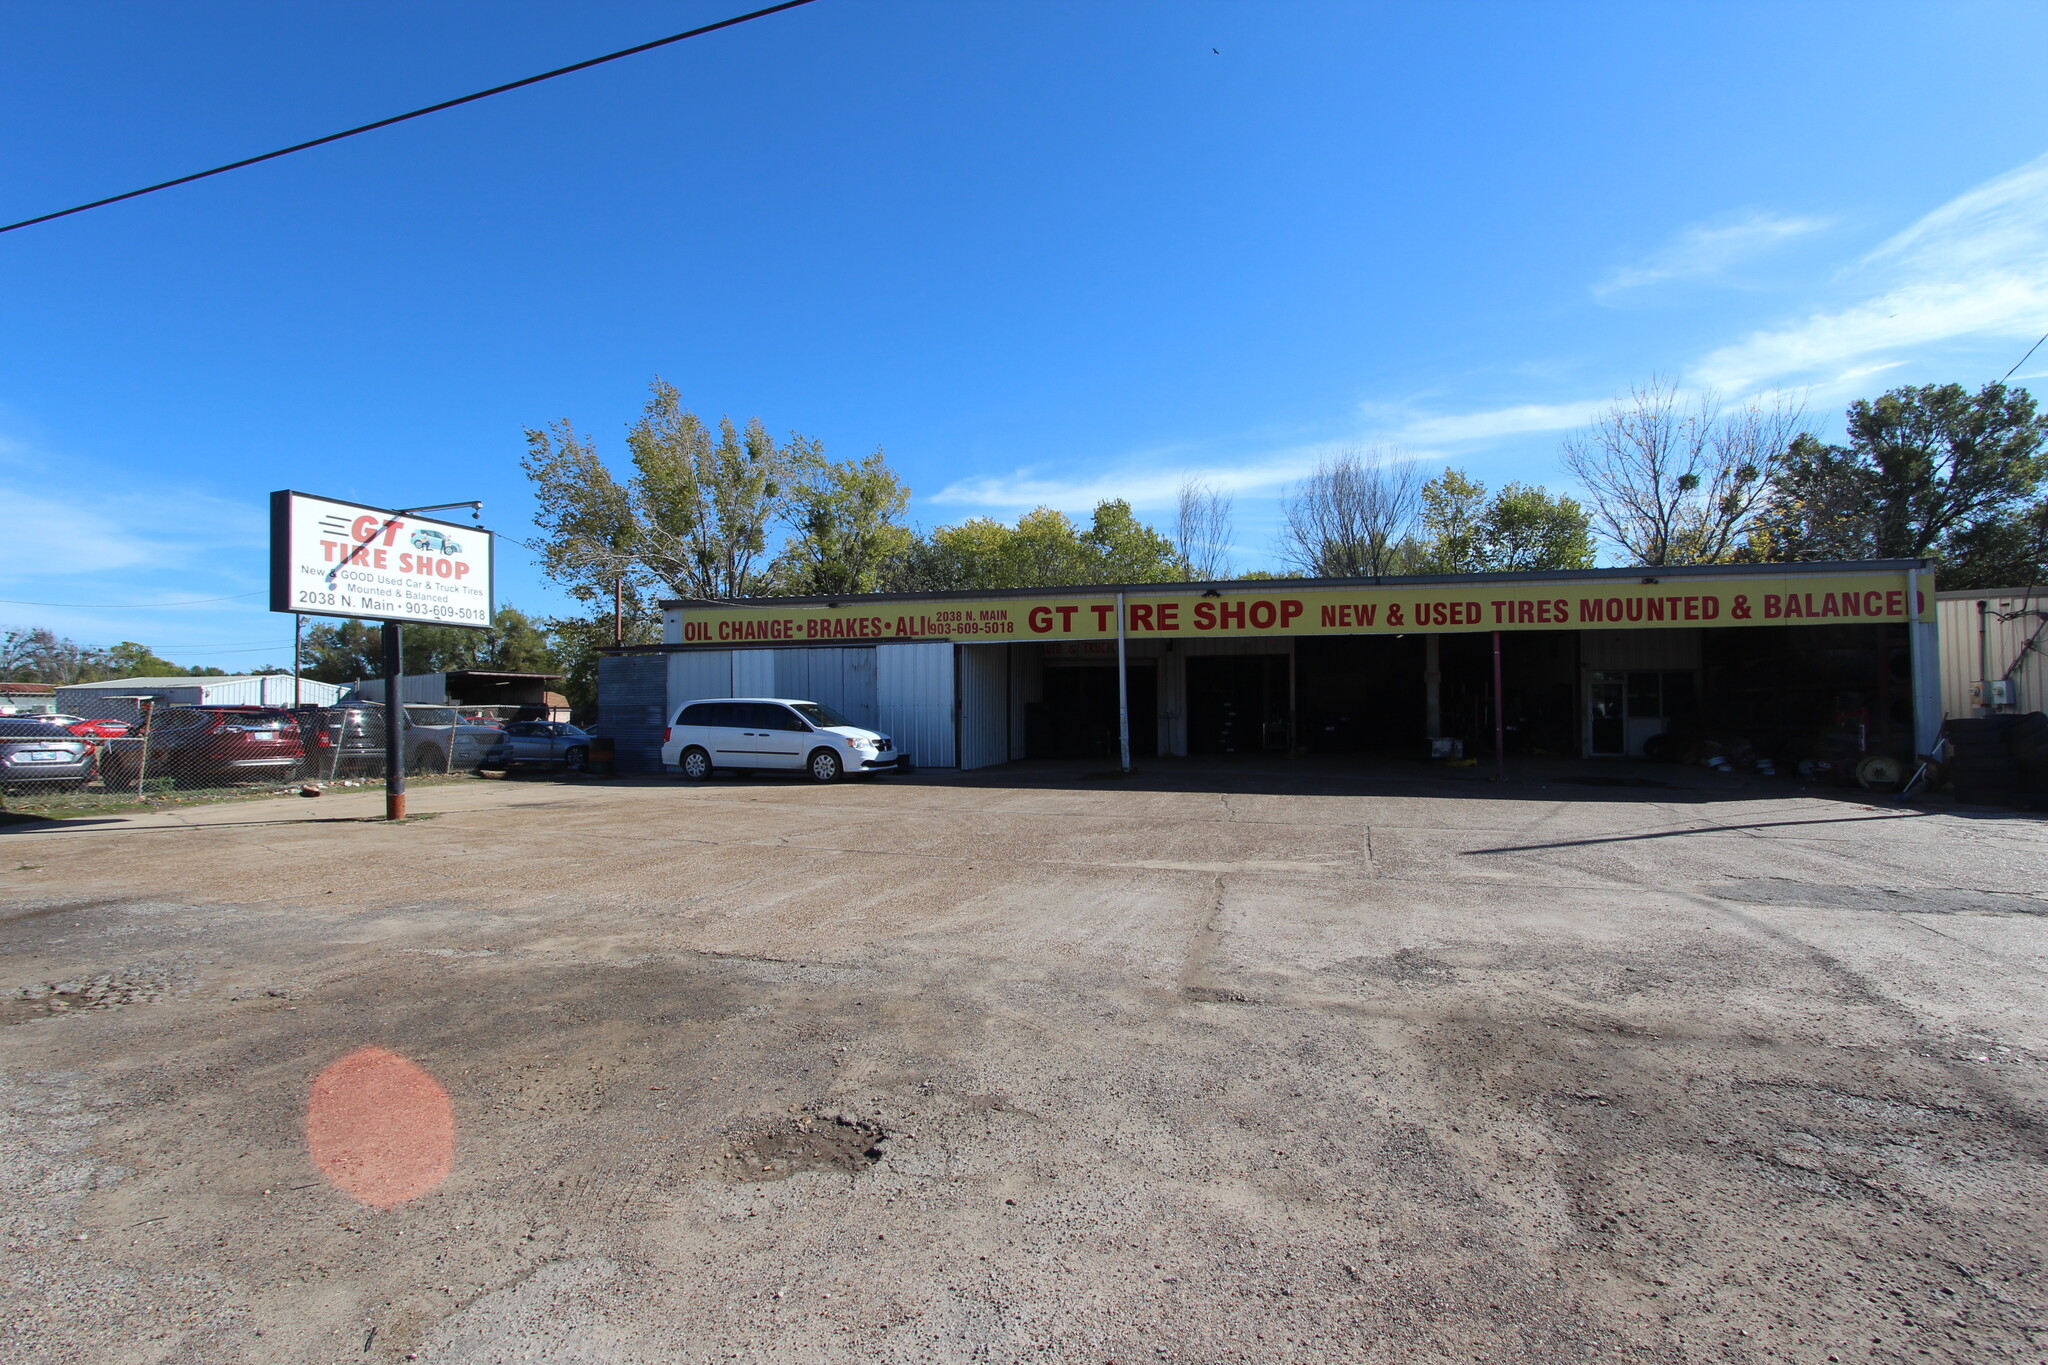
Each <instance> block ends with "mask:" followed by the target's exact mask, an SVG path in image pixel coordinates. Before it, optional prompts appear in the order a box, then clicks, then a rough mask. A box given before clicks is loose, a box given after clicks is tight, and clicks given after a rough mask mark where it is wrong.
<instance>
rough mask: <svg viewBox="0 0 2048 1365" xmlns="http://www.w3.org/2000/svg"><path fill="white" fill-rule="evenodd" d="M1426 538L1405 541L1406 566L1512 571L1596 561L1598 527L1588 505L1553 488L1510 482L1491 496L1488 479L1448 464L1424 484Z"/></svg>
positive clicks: (1582, 566) (1402, 552)
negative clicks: (1595, 531) (1555, 493)
mask: <svg viewBox="0 0 2048 1365" xmlns="http://www.w3.org/2000/svg"><path fill="white" fill-rule="evenodd" d="M1421 521H1422V526H1423V529H1424V530H1425V531H1427V532H1428V533H1429V535H1428V538H1427V539H1420V540H1410V541H1407V542H1405V543H1404V544H1403V545H1402V546H1401V548H1400V554H1399V555H1398V558H1399V560H1400V562H1401V565H1402V567H1404V568H1406V569H1410V570H1412V571H1414V572H1417V573H1508V572H1521V571H1530V570H1539V569H1590V568H1592V567H1593V527H1592V519H1591V518H1590V517H1588V516H1587V515H1586V510H1585V509H1584V508H1583V507H1581V506H1579V504H1578V503H1577V502H1575V501H1573V500H1572V499H1571V498H1567V497H1554V496H1552V495H1551V493H1550V492H1549V490H1547V489H1543V488H1532V487H1530V486H1528V485H1527V484H1519V483H1511V484H1509V485H1508V486H1507V487H1505V488H1503V489H1501V490H1500V491H1499V492H1498V493H1495V494H1494V495H1493V496H1492V497H1491V498H1489V497H1487V496H1486V485H1485V484H1482V483H1479V482H1477V481H1476V480H1474V479H1472V478H1470V477H1468V476H1467V475H1466V474H1465V473H1464V472H1463V471H1462V470H1457V469H1446V470H1445V471H1444V472H1443V476H1442V477H1441V478H1435V479H1431V480H1430V481H1429V482H1428V483H1425V484H1424V485H1422V516H1421Z"/></svg>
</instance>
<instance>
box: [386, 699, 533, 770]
mask: <svg viewBox="0 0 2048 1365" xmlns="http://www.w3.org/2000/svg"><path fill="white" fill-rule="evenodd" d="M400 709H401V710H403V711H404V712H405V755H406V757H405V763H406V767H407V769H408V770H409V771H412V772H422V773H432V772H474V771H475V770H476V769H477V768H479V767H481V766H483V761H484V756H485V755H486V754H488V753H490V751H491V750H492V749H493V748H494V747H496V745H497V743H498V741H499V740H500V739H502V738H504V734H505V732H504V731H503V730H501V729H499V728H498V727H497V726H495V725H481V724H476V723H473V722H470V721H467V720H464V719H463V717H462V713H461V711H460V710H459V709H457V708H456V707H453V706H424V705H406V706H403V707H401V708H400ZM378 733H379V734H380V735H381V734H382V733H383V717H382V714H381V708H380V714H379V717H378Z"/></svg>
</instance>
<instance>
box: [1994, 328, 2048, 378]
mask: <svg viewBox="0 0 2048 1365" xmlns="http://www.w3.org/2000/svg"><path fill="white" fill-rule="evenodd" d="M2041 341H2048V332H2043V333H2041ZM2041 341H2037V342H2035V343H2034V344H2033V345H2031V346H2029V347H2027V353H2026V354H2025V355H2023V356H2021V357H2020V358H2019V360H2018V361H2017V362H2015V363H2014V365H2013V367H2012V369H2010V370H2007V371H2006V372H2005V377H2004V378H2003V379H2000V380H1999V381H1998V382H1999V383H2001V384H2003V383H2004V382H2005V381H2006V380H2007V379H2010V378H2012V377H2013V375H2014V374H2016V373H2017V372H2018V371H2019V368H2020V366H2021V365H2024V364H2026V363H2027V362H2028V361H2029V360H2031V359H2032V358H2033V355H2034V352H2036V351H2038V350H2040V349H2041Z"/></svg>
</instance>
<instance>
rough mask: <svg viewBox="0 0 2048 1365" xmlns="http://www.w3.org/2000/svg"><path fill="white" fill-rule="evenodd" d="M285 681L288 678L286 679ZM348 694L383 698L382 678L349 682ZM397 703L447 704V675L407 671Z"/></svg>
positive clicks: (359, 697)
mask: <svg viewBox="0 0 2048 1365" xmlns="http://www.w3.org/2000/svg"><path fill="white" fill-rule="evenodd" d="M286 681H287V682H289V681H290V679H286ZM348 691H349V695H350V696H352V697H354V698H355V699H356V700H357V701H382V700H384V680H383V679H382V678H364V679H363V680H362V681H361V682H356V683H351V684H350V685H349V688H348ZM398 703H399V705H401V706H407V705H416V706H446V705H447V704H448V675H447V674H445V673H407V674H405V675H404V676H403V677H401V678H399V680H398Z"/></svg>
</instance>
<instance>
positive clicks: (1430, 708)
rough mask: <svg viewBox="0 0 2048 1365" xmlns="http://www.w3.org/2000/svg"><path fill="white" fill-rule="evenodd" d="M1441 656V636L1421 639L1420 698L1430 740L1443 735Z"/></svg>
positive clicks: (1442, 672)
mask: <svg viewBox="0 0 2048 1365" xmlns="http://www.w3.org/2000/svg"><path fill="white" fill-rule="evenodd" d="M1443 654H1444V651H1443V637H1442V636H1439V635H1425V636H1423V637H1422V696H1423V708H1424V711H1425V713H1426V717H1427V718H1426V720H1425V721H1424V725H1425V727H1426V728H1427V729H1428V731H1429V735H1428V737H1429V738H1430V739H1441V738H1443V733H1444V669H1443V663H1444V658H1443Z"/></svg>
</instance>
